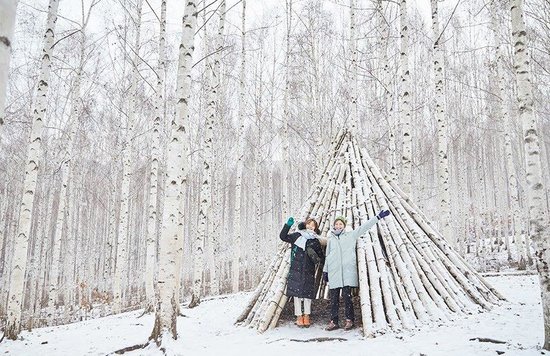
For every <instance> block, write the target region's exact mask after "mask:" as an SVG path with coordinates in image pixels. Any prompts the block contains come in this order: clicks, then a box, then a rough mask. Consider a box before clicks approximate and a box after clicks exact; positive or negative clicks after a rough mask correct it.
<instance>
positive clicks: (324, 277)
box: [323, 272, 328, 283]
mask: <svg viewBox="0 0 550 356" xmlns="http://www.w3.org/2000/svg"><path fill="white" fill-rule="evenodd" d="M323 281H325V282H326V283H328V272H323Z"/></svg>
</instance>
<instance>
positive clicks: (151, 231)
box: [145, 0, 166, 312]
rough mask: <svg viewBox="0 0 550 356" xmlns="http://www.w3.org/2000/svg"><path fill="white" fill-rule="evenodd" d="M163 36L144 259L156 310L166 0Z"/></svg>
mask: <svg viewBox="0 0 550 356" xmlns="http://www.w3.org/2000/svg"><path fill="white" fill-rule="evenodd" d="M159 33H160V38H159V60H158V66H157V88H156V89H157V100H156V101H155V119H154V121H153V135H152V136H153V137H152V152H151V173H150V175H149V176H150V177H149V218H148V221H147V250H146V260H145V303H146V306H145V309H146V310H147V311H148V312H149V311H153V304H154V300H155V291H154V290H155V288H154V277H155V265H156V263H155V260H156V256H157V254H156V244H157V239H158V227H157V224H158V213H157V209H158V204H157V200H158V188H159V187H158V174H159V159H160V131H161V130H162V126H161V124H162V123H163V122H164V118H165V115H164V78H165V76H166V73H165V71H166V70H165V65H166V63H165V62H166V53H165V52H166V51H165V44H166V0H161V3H160V32H159Z"/></svg>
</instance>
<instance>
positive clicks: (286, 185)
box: [281, 0, 293, 219]
mask: <svg viewBox="0 0 550 356" xmlns="http://www.w3.org/2000/svg"><path fill="white" fill-rule="evenodd" d="M292 2H293V0H286V38H285V40H286V52H285V91H284V93H283V137H282V141H283V168H282V181H281V190H282V193H281V202H282V207H281V208H282V209H281V211H282V216H283V219H286V217H287V216H288V215H289V214H290V209H289V207H288V199H289V195H290V182H289V179H290V175H289V174H288V171H289V167H290V166H289V165H290V152H289V139H288V122H289V120H290V109H289V98H288V95H289V92H290V36H291V34H292Z"/></svg>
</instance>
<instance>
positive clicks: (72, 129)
mask: <svg viewBox="0 0 550 356" xmlns="http://www.w3.org/2000/svg"><path fill="white" fill-rule="evenodd" d="M96 3H97V1H94V2H92V4H91V5H90V8H89V10H88V14H87V16H86V17H83V18H82V28H81V29H80V36H81V39H80V59H79V63H78V67H77V69H76V73H75V79H74V85H73V89H72V97H71V110H72V114H71V117H70V119H69V122H68V124H67V126H68V130H67V132H68V137H67V150H66V152H65V155H66V159H65V160H64V161H63V162H62V166H61V189H60V191H59V206H58V209H57V217H56V219H55V221H56V223H55V234H54V237H53V244H52V250H51V251H52V257H51V258H52V264H51V266H50V276H49V277H50V278H49V287H48V308H49V309H50V310H49V313H48V316H49V317H50V318H54V316H55V313H54V309H55V308H56V304H57V299H58V290H57V285H58V279H59V266H60V265H61V260H62V259H61V255H60V251H61V239H62V237H63V233H64V232H65V234H67V231H66V230H65V227H66V226H68V224H70V222H69V214H70V213H72V212H68V211H67V200H68V199H69V196H68V189H67V187H68V185H69V178H71V177H72V174H71V172H72V167H73V165H74V164H73V163H72V162H73V161H72V159H73V154H74V144H75V140H76V136H77V129H78V127H79V125H80V113H81V107H80V99H81V93H80V86H81V81H82V72H83V70H84V56H85V49H86V27H87V25H88V21H89V19H90V14H91V12H92V8H93V7H94V6H95V4H96ZM82 14H83V16H84V9H82ZM70 184H71V185H73V186H74V182H71V183H70ZM52 321H53V319H51V320H49V324H50V325H51V322H52Z"/></svg>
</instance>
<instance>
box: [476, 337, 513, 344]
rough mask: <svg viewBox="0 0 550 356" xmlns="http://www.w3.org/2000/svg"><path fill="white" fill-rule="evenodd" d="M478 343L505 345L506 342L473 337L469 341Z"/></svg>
mask: <svg viewBox="0 0 550 356" xmlns="http://www.w3.org/2000/svg"><path fill="white" fill-rule="evenodd" d="M476 340H477V341H479V342H492V343H493V344H506V341H500V340H495V339H490V338H488V337H474V338H473V339H470V341H476Z"/></svg>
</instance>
